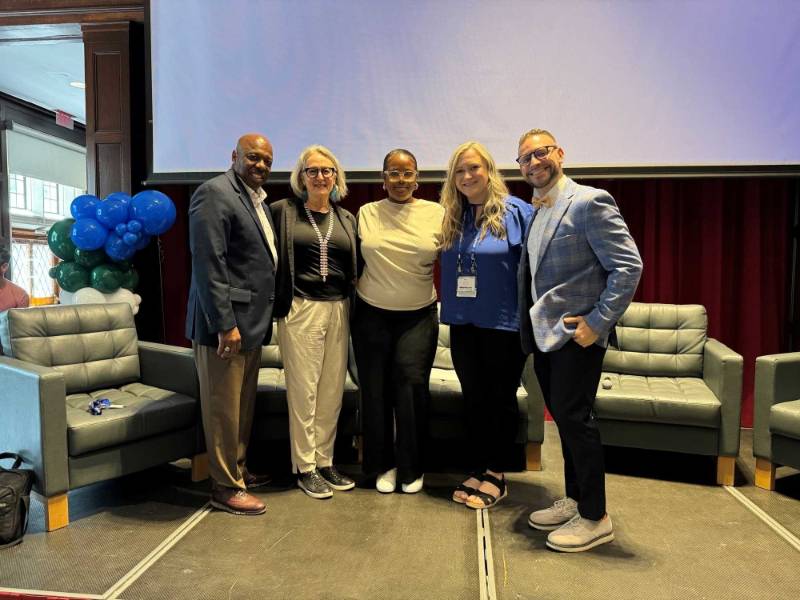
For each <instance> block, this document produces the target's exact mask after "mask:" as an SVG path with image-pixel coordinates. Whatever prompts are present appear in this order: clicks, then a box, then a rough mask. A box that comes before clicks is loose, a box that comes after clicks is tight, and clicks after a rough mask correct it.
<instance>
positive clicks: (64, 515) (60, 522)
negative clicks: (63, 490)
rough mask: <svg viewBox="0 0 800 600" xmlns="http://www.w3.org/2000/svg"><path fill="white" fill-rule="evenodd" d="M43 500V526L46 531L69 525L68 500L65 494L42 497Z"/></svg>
mask: <svg viewBox="0 0 800 600" xmlns="http://www.w3.org/2000/svg"><path fill="white" fill-rule="evenodd" d="M42 502H44V526H45V529H47V531H55V530H56V529H61V528H62V527H66V526H67V525H69V501H68V500H67V495H66V494H59V495H58V496H51V497H50V498H45V497H42Z"/></svg>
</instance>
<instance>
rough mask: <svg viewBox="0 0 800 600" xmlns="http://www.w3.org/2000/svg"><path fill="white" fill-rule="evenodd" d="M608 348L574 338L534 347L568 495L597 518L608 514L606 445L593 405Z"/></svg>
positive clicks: (588, 515) (586, 513) (583, 511)
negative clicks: (548, 348)
mask: <svg viewBox="0 0 800 600" xmlns="http://www.w3.org/2000/svg"><path fill="white" fill-rule="evenodd" d="M605 354H606V349H605V348H603V347H601V346H597V345H595V344H593V345H591V346H589V347H588V348H582V347H581V346H580V345H579V344H577V343H576V342H575V341H574V340H570V341H569V342H567V343H566V345H564V346H563V347H562V348H560V349H558V350H554V351H552V352H541V351H540V350H539V349H538V348H537V349H535V350H534V352H533V367H534V370H535V371H536V377H537V378H538V379H539V385H540V386H541V388H542V394H543V395H544V402H545V405H546V406H547V410H549V411H550V414H551V415H552V416H553V420H554V421H555V422H556V426H557V427H558V433H559V435H560V436H561V452H562V453H563V455H564V484H565V487H566V492H567V496H569V497H570V498H572V499H573V500H576V501H577V502H578V512H579V513H580V514H581V516H582V517H584V518H586V519H592V520H594V521H596V520H599V519H601V518H603V515H605V514H606V484H605V464H604V461H603V446H602V444H601V443H600V431H599V430H598V429H597V423H596V422H595V420H594V411H593V407H594V401H595V396H596V395H597V384H598V383H600V375H601V374H602V371H603V357H604V356H605Z"/></svg>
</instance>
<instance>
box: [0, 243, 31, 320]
mask: <svg viewBox="0 0 800 600" xmlns="http://www.w3.org/2000/svg"><path fill="white" fill-rule="evenodd" d="M10 262H11V253H10V252H9V251H8V248H6V247H5V246H0V312H3V311H4V310H8V309H9V308H28V305H30V303H31V299H30V297H28V293H27V292H26V291H25V290H23V289H22V288H21V287H19V286H18V285H17V284H16V283H14V282H12V281H9V280H8V279H6V273H8V266H9V263H10Z"/></svg>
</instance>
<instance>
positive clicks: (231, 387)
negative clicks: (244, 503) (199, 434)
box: [192, 342, 261, 490]
mask: <svg viewBox="0 0 800 600" xmlns="http://www.w3.org/2000/svg"><path fill="white" fill-rule="evenodd" d="M192 348H193V349H194V360H195V363H196V364H197V375H198V378H199V380H200V410H201V412H202V414H203V429H204V430H205V436H206V449H207V451H208V470H209V474H210V475H211V479H212V480H213V481H214V483H215V484H217V485H220V486H223V487H229V488H238V489H242V490H243V489H246V487H247V486H246V485H245V483H244V473H245V466H244V462H245V458H246V456H247V444H248V442H249V441H250V431H251V429H252V426H253V412H254V410H255V405H256V388H257V387H258V367H259V364H260V363H261V347H260V346H259V347H258V348H256V349H255V350H250V351H249V352H240V353H239V354H237V355H236V356H233V357H231V358H229V359H227V360H223V359H221V358H220V357H219V356H217V348H216V347H213V348H212V347H211V346H202V345H200V344H198V343H196V342H194V343H192Z"/></svg>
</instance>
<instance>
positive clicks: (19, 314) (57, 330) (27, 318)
mask: <svg viewBox="0 0 800 600" xmlns="http://www.w3.org/2000/svg"><path fill="white" fill-rule="evenodd" d="M0 337H2V339H3V341H2V345H3V348H4V352H5V353H6V354H8V355H10V356H13V357H14V358H17V359H19V360H24V361H26V362H30V363H33V364H36V365H40V366H43V367H52V368H54V369H56V370H57V371H60V372H61V373H63V374H64V384H65V386H66V390H67V393H68V394H72V393H77V392H88V391H90V390H95V389H98V388H102V387H118V386H120V385H122V384H125V383H129V382H132V381H136V380H138V379H139V349H138V345H137V338H136V326H135V325H134V322H133V313H132V312H131V307H130V305H129V304H81V305H75V306H48V307H34V308H24V309H11V310H9V311H7V312H5V313H2V316H0Z"/></svg>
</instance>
